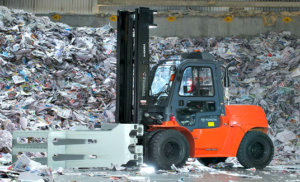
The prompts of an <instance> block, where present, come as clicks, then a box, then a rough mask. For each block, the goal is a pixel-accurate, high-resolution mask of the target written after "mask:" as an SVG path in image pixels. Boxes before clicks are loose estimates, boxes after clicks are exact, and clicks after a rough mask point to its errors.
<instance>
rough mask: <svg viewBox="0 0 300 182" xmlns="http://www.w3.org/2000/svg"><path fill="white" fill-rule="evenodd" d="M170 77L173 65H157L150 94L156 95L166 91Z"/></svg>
mask: <svg viewBox="0 0 300 182" xmlns="http://www.w3.org/2000/svg"><path fill="white" fill-rule="evenodd" d="M170 78H171V66H159V67H157V69H156V71H155V75H154V79H153V82H152V85H151V93H150V95H156V94H158V93H162V92H165V91H166V89H167V88H168V85H169V82H170Z"/></svg>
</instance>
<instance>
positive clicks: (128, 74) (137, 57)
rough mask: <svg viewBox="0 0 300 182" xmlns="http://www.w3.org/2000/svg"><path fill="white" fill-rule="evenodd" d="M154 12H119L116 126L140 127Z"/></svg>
mask: <svg viewBox="0 0 300 182" xmlns="http://www.w3.org/2000/svg"><path fill="white" fill-rule="evenodd" d="M153 14H154V11H153V10H150V9H149V8H143V7H141V8H137V9H136V10H135V11H134V12H130V11H118V23H117V31H118V32H117V98H116V99H117V100H116V122H119V123H128V124H129V123H141V120H142V115H143V113H144V111H145V110H147V108H148V98H149V88H150V83H149V80H150V79H149V71H150V65H149V27H150V26H155V25H154V24H153Z"/></svg>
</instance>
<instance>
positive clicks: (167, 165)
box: [149, 129, 190, 169]
mask: <svg viewBox="0 0 300 182" xmlns="http://www.w3.org/2000/svg"><path fill="white" fill-rule="evenodd" d="M189 154H190V147H189V144H188V141H187V139H186V138H185V136H184V135H183V134H181V133H180V132H178V131H176V130H171V129H169V130H165V131H161V132H159V133H157V134H155V135H154V136H153V138H152V139H151V141H150V145H149V155H150V158H151V162H152V163H153V165H154V166H155V167H156V168H157V169H171V166H172V165H173V164H174V165H175V166H176V167H182V166H183V165H184V164H185V162H186V160H187V159H188V157H189Z"/></svg>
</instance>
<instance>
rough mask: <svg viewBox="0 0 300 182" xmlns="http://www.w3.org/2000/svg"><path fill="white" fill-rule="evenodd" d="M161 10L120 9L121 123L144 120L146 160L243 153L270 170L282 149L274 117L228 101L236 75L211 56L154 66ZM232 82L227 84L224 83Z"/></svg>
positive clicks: (204, 159) (179, 162)
mask: <svg viewBox="0 0 300 182" xmlns="http://www.w3.org/2000/svg"><path fill="white" fill-rule="evenodd" d="M153 14H154V11H153V10H150V9H148V8H139V9H136V10H135V11H134V12H129V11H118V38H117V60H118V61H117V75H118V76H117V109H116V121H118V122H120V123H138V124H143V125H144V129H145V134H144V137H143V138H142V139H141V142H142V143H143V147H144V160H145V161H146V162H148V163H151V164H153V165H154V166H156V167H157V168H160V169H170V166H171V165H172V164H174V165H175V166H177V167H182V166H183V165H184V164H185V162H186V160H187V158H189V157H192V158H197V159H198V160H199V161H200V162H201V163H203V164H205V165H208V164H210V163H218V162H224V161H225V160H226V158H227V157H237V159H238V161H239V162H240V163H241V164H242V165H243V166H244V167H246V168H251V167H255V168H257V169H262V168H264V167H266V166H267V165H268V164H269V163H270V161H271V160H272V158H273V153H274V146H273V143H272V141H271V139H270V138H269V137H268V135H267V131H268V121H267V119H266V115H265V113H264V111H263V109H262V108H261V107H259V106H255V105H226V104H225V102H224V88H225V95H228V87H229V74H228V69H229V67H230V66H232V64H229V65H228V66H227V67H226V68H225V73H224V78H222V74H221V72H222V71H221V64H220V63H219V62H218V61H216V60H215V59H214V57H213V56H212V55H210V54H208V53H205V52H203V53H200V52H194V53H185V54H182V55H181V57H182V58H181V60H161V61H160V62H159V63H158V64H156V65H155V66H152V69H150V67H151V62H150V61H149V28H151V27H155V26H156V25H155V24H154V22H153ZM222 80H224V81H223V83H224V88H223V84H222Z"/></svg>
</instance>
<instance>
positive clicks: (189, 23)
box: [39, 15, 300, 37]
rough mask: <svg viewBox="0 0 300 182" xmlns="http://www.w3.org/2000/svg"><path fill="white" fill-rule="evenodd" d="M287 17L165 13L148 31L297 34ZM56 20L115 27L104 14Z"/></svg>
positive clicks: (298, 27) (296, 20) (298, 22)
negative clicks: (267, 20) (267, 21)
mask: <svg viewBox="0 0 300 182" xmlns="http://www.w3.org/2000/svg"><path fill="white" fill-rule="evenodd" d="M39 16H40V15H39ZM48 16H50V15H48ZM291 18H292V21H291V22H289V23H285V22H283V21H282V17H278V18H277V21H276V23H275V24H274V25H272V26H265V25H264V24H263V21H262V17H235V18H234V19H233V21H232V22H230V23H227V22H225V21H224V19H223V18H222V17H220V18H214V17H208V16H185V17H182V18H177V19H176V20H175V21H174V22H168V21H167V20H166V17H155V20H154V21H155V23H156V24H157V25H158V28H156V29H153V30H151V33H152V35H156V36H163V37H167V36H178V37H207V36H233V35H241V36H252V35H257V34H259V33H264V32H268V31H275V32H281V31H284V30H286V31H291V32H292V34H294V35H297V36H298V37H300V17H299V16H298V17H291ZM60 22H63V23H66V24H68V25H70V26H74V27H77V26H91V27H99V26H102V25H105V24H108V23H110V24H111V25H112V26H113V27H116V22H112V21H110V20H109V19H108V17H101V16H97V15H62V18H61V19H60Z"/></svg>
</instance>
